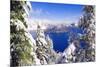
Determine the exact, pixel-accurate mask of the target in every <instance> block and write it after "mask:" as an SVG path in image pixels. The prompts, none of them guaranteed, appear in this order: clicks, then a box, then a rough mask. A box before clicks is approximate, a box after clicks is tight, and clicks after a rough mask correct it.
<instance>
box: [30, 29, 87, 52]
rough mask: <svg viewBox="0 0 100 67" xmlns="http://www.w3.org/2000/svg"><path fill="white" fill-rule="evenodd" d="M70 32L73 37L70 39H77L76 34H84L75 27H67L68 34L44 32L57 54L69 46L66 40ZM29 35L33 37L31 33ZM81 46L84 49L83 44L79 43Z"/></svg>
mask: <svg viewBox="0 0 100 67" xmlns="http://www.w3.org/2000/svg"><path fill="white" fill-rule="evenodd" d="M70 32H72V34H74V36H72V37H77V36H78V33H80V34H84V33H83V31H82V30H81V29H79V28H77V27H68V32H59V33H56V32H51V33H48V32H46V33H45V35H47V34H48V35H49V36H50V38H51V39H52V41H53V48H54V50H55V51H57V52H63V51H64V50H65V49H66V48H67V47H68V46H69V42H68V39H69V36H70V35H69V33H70ZM31 34H32V35H33V36H35V35H34V34H33V33H32V32H31ZM80 44H81V46H82V47H84V45H85V42H83V41H82V42H80Z"/></svg>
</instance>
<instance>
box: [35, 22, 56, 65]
mask: <svg viewBox="0 0 100 67" xmlns="http://www.w3.org/2000/svg"><path fill="white" fill-rule="evenodd" d="M36 45H37V49H36V53H37V58H38V59H40V63H41V64H42V65H43V64H53V63H55V59H56V52H55V51H54V50H53V43H52V40H51V39H50V37H49V35H47V36H45V34H44V30H43V29H42V28H41V25H40V24H38V25H37V37H36Z"/></svg>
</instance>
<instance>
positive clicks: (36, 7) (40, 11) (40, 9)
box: [29, 2, 83, 23]
mask: <svg viewBox="0 0 100 67" xmlns="http://www.w3.org/2000/svg"><path fill="white" fill-rule="evenodd" d="M31 5H32V11H31V12H30V17H29V18H30V19H32V20H35V19H39V20H48V21H53V22H55V23H61V22H64V23H72V22H77V21H78V19H79V17H80V16H81V15H82V9H83V5H73V4H57V3H43V2H31Z"/></svg>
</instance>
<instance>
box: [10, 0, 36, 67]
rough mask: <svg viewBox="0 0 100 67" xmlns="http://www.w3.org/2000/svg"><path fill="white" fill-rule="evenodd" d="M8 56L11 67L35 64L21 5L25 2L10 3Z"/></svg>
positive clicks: (32, 45) (32, 44)
mask: <svg viewBox="0 0 100 67" xmlns="http://www.w3.org/2000/svg"><path fill="white" fill-rule="evenodd" d="M10 3H11V5H10V10H11V13H10V54H11V58H10V59H11V60H10V63H11V64H10V65H11V67H15V66H20V65H21V66H22V65H32V64H35V60H34V55H33V54H32V52H33V53H34V51H35V49H33V47H34V48H35V45H34V43H32V41H31V39H30V37H29V33H28V31H27V24H26V21H25V19H24V16H23V15H24V14H25V10H24V8H23V5H26V1H13V0H11V1H10Z"/></svg>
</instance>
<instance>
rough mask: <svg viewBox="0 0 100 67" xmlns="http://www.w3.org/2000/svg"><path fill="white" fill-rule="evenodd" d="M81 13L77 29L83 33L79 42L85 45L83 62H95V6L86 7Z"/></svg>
mask: <svg viewBox="0 0 100 67" xmlns="http://www.w3.org/2000/svg"><path fill="white" fill-rule="evenodd" d="M83 12H84V15H83V16H82V17H81V19H80V21H79V27H80V28H81V29H82V30H83V31H84V33H85V34H84V35H83V36H82V37H81V38H80V40H83V41H85V42H86V43H87V45H86V47H85V48H84V55H85V57H84V61H87V62H89V61H95V6H91V5H87V6H85V7H84V9H83Z"/></svg>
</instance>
